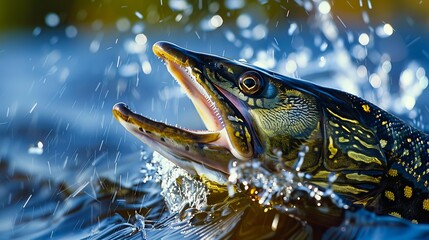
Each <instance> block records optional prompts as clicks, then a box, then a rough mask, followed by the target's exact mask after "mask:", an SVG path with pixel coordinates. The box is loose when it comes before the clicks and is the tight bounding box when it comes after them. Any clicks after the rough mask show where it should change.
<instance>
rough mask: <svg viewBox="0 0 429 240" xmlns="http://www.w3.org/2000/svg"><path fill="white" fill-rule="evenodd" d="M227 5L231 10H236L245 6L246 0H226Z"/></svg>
mask: <svg viewBox="0 0 429 240" xmlns="http://www.w3.org/2000/svg"><path fill="white" fill-rule="evenodd" d="M225 7H226V8H228V9H230V10H236V9H240V8H243V7H244V0H226V1H225Z"/></svg>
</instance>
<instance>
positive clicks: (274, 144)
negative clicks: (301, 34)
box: [113, 42, 429, 223]
mask: <svg viewBox="0 0 429 240" xmlns="http://www.w3.org/2000/svg"><path fill="white" fill-rule="evenodd" d="M153 52H154V53H155V55H156V56H158V57H159V58H161V59H162V60H163V61H165V63H166V66H167V68H168V71H169V72H170V73H171V74H172V75H173V77H174V78H175V79H176V80H177V81H178V82H179V84H180V85H181V86H182V87H183V89H184V90H185V91H186V93H187V95H188V97H189V98H190V99H191V100H192V102H193V104H194V105H195V107H196V109H197V111H198V113H199V115H200V117H201V118H202V120H203V122H204V124H205V126H206V128H207V130H189V129H184V128H180V127H174V126H170V125H167V124H164V123H161V122H157V121H153V120H150V119H148V118H146V117H143V116H141V115H139V114H137V113H134V112H133V111H132V110H130V109H129V108H128V107H127V105H125V104H124V103H118V104H116V105H115V106H114V107H113V115H114V116H115V117H116V119H117V120H118V121H119V122H120V123H121V124H122V125H123V126H124V127H125V128H126V129H127V130H128V131H129V132H131V133H132V134H133V135H135V136H136V137H137V138H139V139H140V140H141V141H143V142H144V143H146V144H147V145H148V146H150V147H151V148H153V149H154V150H156V151H158V152H159V153H161V154H162V155H164V156H165V157H166V158H167V159H169V160H170V161H172V162H174V163H175V164H177V165H178V166H180V167H182V168H184V169H185V170H187V171H188V172H190V173H193V174H198V175H199V176H202V177H205V178H207V179H209V180H211V181H215V182H218V183H225V181H226V178H227V176H228V164H229V162H230V161H231V160H233V159H235V160H237V161H249V160H252V159H258V160H259V161H261V162H263V163H264V165H265V166H267V167H268V168H270V169H273V170H276V169H277V170H278V169H279V167H280V168H281V166H288V167H291V166H293V164H294V163H295V160H296V158H297V155H298V153H299V151H300V147H301V146H303V145H305V146H307V147H308V152H307V153H306V155H305V157H304V161H303V164H302V166H301V167H300V171H302V172H306V173H309V174H311V175H312V178H311V179H309V181H310V182H311V183H312V184H315V185H317V186H320V187H328V184H329V183H328V177H329V176H330V175H331V174H332V173H333V174H335V175H336V181H335V182H334V183H333V185H332V188H333V190H334V191H335V192H336V193H337V194H339V195H340V196H341V197H342V198H344V199H345V200H347V201H349V202H350V203H352V204H356V205H361V206H363V207H365V208H366V209H369V210H370V211H373V212H375V213H377V214H386V215H387V214H389V215H393V216H396V217H401V218H405V219H409V220H410V221H413V222H416V223H422V222H425V223H428V222H429V190H428V183H429V182H428V181H429V175H428V173H429V161H428V160H429V137H428V135H427V134H426V133H424V132H422V131H420V130H418V129H416V128H414V127H412V126H410V125H408V124H406V123H405V122H404V121H402V120H400V119H399V118H397V117H395V116H393V115H392V114H390V113H388V112H386V111H384V110H382V109H380V108H379V107H377V106H376V105H374V104H372V103H370V102H368V101H366V100H364V99H362V98H359V97H357V96H354V95H352V94H349V93H346V92H342V91H339V90H335V89H330V88H326V87H322V86H318V85H316V84H313V83H311V82H307V81H303V80H298V79H294V78H290V77H286V76H282V75H280V74H278V73H275V72H271V71H268V70H265V69H262V68H259V67H256V66H252V65H250V64H247V63H243V62H240V61H234V60H230V59H226V58H223V57H219V56H214V55H209V54H204V53H198V52H193V51H190V50H186V49H183V48H180V47H178V46H176V45H174V44H171V43H168V42H158V43H156V44H154V46H153ZM279 153H281V155H280V157H279Z"/></svg>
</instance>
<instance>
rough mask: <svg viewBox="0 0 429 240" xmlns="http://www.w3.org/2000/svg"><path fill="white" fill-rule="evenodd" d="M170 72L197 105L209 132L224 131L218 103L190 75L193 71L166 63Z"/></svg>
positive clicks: (172, 63)
mask: <svg viewBox="0 0 429 240" xmlns="http://www.w3.org/2000/svg"><path fill="white" fill-rule="evenodd" d="M166 62H167V68H168V71H169V72H170V73H171V75H173V77H174V78H175V79H176V80H177V81H178V82H179V83H180V85H181V86H182V87H183V88H184V89H185V91H186V94H187V95H188V97H189V98H190V99H191V101H192V103H193V104H194V105H195V107H196V109H197V111H198V113H199V115H200V117H201V119H202V120H203V122H204V124H205V126H206V128H207V129H208V130H209V131H213V132H218V131H221V130H222V129H224V127H225V124H224V122H223V120H222V117H221V115H220V112H219V109H218V108H217V107H216V103H215V102H214V101H213V100H212V97H211V96H210V95H209V94H208V93H207V92H206V90H205V89H204V88H203V87H202V86H201V85H200V84H198V83H197V81H196V80H195V78H194V76H193V75H192V74H191V73H190V71H192V70H191V69H190V68H189V67H187V68H184V67H181V66H180V65H178V64H176V63H174V62H170V61H166Z"/></svg>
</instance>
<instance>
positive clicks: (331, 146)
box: [328, 136, 338, 159]
mask: <svg viewBox="0 0 429 240" xmlns="http://www.w3.org/2000/svg"><path fill="white" fill-rule="evenodd" d="M328 150H329V152H330V153H331V155H329V159H332V158H334V157H335V154H337V152H338V149H336V148H335V147H334V140H332V137H331V136H329V144H328Z"/></svg>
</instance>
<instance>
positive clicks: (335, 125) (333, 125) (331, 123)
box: [329, 121, 340, 127]
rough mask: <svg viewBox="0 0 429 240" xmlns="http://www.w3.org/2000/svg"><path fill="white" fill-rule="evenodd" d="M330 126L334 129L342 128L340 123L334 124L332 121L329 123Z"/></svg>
mask: <svg viewBox="0 0 429 240" xmlns="http://www.w3.org/2000/svg"><path fill="white" fill-rule="evenodd" d="M329 125H331V126H332V127H340V125H338V123H334V122H332V121H329Z"/></svg>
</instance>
